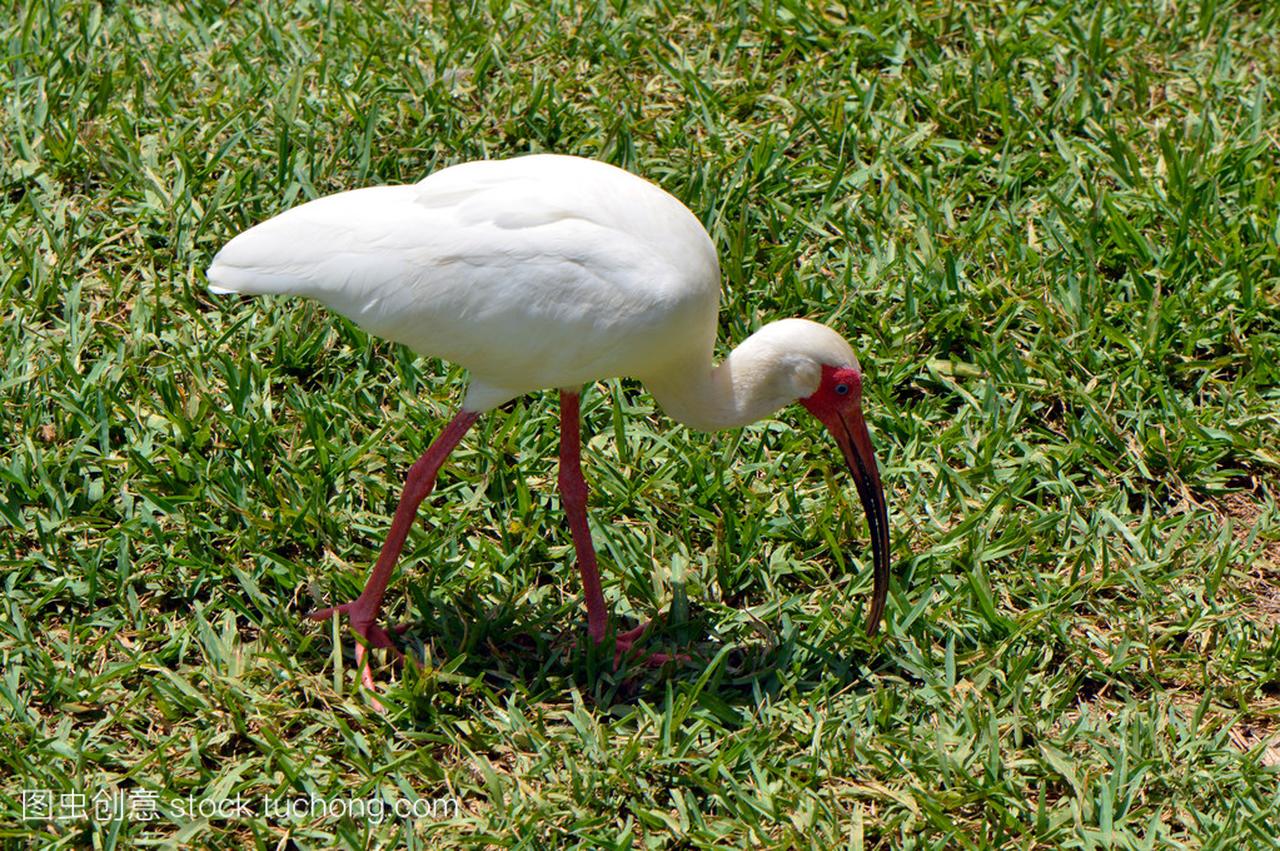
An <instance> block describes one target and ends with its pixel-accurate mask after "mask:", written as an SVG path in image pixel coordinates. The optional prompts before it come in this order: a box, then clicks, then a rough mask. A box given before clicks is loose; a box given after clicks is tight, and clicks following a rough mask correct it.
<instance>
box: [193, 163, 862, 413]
mask: <svg viewBox="0 0 1280 851" xmlns="http://www.w3.org/2000/svg"><path fill="white" fill-rule="evenodd" d="M208 277H209V281H210V289H211V290H213V291H214V292H219V293H224V292H238V293H250V294H262V293H288V294H293V295H301V296H307V297H310V298H314V299H317V300H318V301H320V302H322V303H324V304H326V305H328V306H329V307H330V308H332V309H334V310H336V311H338V312H339V313H341V314H342V315H344V316H346V317H348V318H349V319H351V320H353V321H354V322H356V323H357V324H359V325H360V326H361V327H363V328H364V329H366V330H367V331H369V332H371V333H373V334H376V335H377V336H380V337H386V338H388V339H391V340H395V341H397V342H400V343H404V344H405V345H407V346H409V347H410V348H411V349H413V350H414V351H416V352H418V353H420V354H424V355H435V356H439V357H442V358H445V359H447V360H451V361H454V362H456V363H460V364H462V365H463V366H465V367H466V368H467V369H468V370H469V371H470V372H471V386H470V388H469V391H468V393H467V399H466V401H465V403H464V405H465V407H466V408H468V409H469V410H473V411H483V410H487V409H489V408H492V407H494V406H496V405H499V404H501V403H502V402H505V401H506V400H508V399H511V398H513V397H515V396H518V395H520V394H522V393H526V392H529V391H532V390H538V389H542V388H547V387H565V388H575V387H580V386H581V385H583V384H585V383H587V382H590V381H594V380H598V379H603V378H612V377H616V376H623V375H628V376H634V377H636V378H639V379H641V380H642V381H644V382H645V384H646V386H647V387H648V388H649V389H650V391H651V392H653V394H654V395H655V397H657V399H658V401H659V402H660V403H661V404H662V406H663V408H664V409H665V410H666V411H667V412H668V413H669V414H670V415H671V416H673V417H674V418H675V419H677V420H680V421H681V422H684V423H686V424H688V425H691V426H694V427H696V428H702V429H708V430H710V429H716V428H727V427H731V426H736V425H743V424H745V423H748V422H753V421H754V420H757V419H759V418H761V417H763V416H766V415H768V414H770V413H772V412H773V411H776V410H777V409H778V408H780V407H782V406H784V405H786V404H789V403H790V402H793V401H795V400H796V399H798V398H801V397H803V396H805V395H807V394H809V393H812V392H813V391H814V390H815V389H816V388H817V384H818V380H819V376H820V374H821V367H822V365H823V364H829V365H834V366H840V365H856V364H857V360H856V358H855V357H854V355H853V350H852V349H850V347H849V345H848V343H846V342H845V341H844V339H843V338H842V337H841V336H840V335H839V334H837V333H835V332H834V331H832V330H830V329H829V328H827V327H826V326H823V325H819V324H817V323H815V322H809V321H807V320H802V319H788V320H782V321H779V322H773V323H770V324H768V325H766V326H765V327H763V328H761V329H760V330H759V331H757V332H756V333H755V334H753V335H752V336H751V337H749V338H748V339H747V340H745V341H744V342H743V343H742V345H740V346H739V347H738V348H736V349H734V351H733V352H732V353H731V354H730V356H729V357H728V358H726V359H725V361H724V362H723V363H722V364H720V365H719V366H718V367H713V365H712V350H713V348H714V346H715V337H716V314H717V311H718V309H719V302H720V283H719V265H718V263H717V261H716V254H715V247H714V246H713V245H712V242H711V239H710V237H709V236H708V235H707V232H706V230H705V229H704V228H703V227H702V224H701V223H700V222H699V221H698V219H697V218H696V217H695V216H694V215H693V213H691V212H689V210H688V208H686V207H685V206H684V205H683V204H681V203H680V202H679V201H677V200H676V199H675V198H674V197H672V196H671V195H669V194H667V193H666V192H664V191H663V190H662V189H660V188H659V187H657V186H655V185H654V184H652V183H649V182H648V181H646V180H644V179H642V178H639V177H636V176H635V175H633V174H631V173H629V172H626V171H623V170H622V169H619V168H615V167H614V166H611V165H607V164H605V163H600V162H595V161H593V160H586V159H581V158H578V157H568V156H557V155H549V154H544V155H536V156H528V157H518V158H515V159H510V160H486V161H480V162H471V163H464V164H462V165H456V166H452V167H450V168H446V169H444V170H442V171H439V172H436V173H435V174H432V175H431V176H430V177H428V178H426V179H425V180H423V181H421V182H419V183H415V184H412V185H406V186H378V187H371V188H368V189H356V190H353V191H350V192H341V193H338V194H336V195H330V196H327V197H324V198H320V199H318V200H315V201H311V202H310V203H307V204H303V205H302V206H300V207H296V208H294V209H292V210H289V211H287V212H285V213H281V214H280V215H278V216H276V217H275V218H273V219H270V220H268V221H266V222H263V223H262V224H260V225H257V226H256V227H253V228H251V229H249V230H247V231H245V232H244V233H242V234H240V235H239V236H237V237H236V238H235V239H233V240H231V242H229V243H228V244H227V245H226V247H225V248H223V249H222V251H220V252H219V253H218V255H217V256H216V257H215V258H214V260H213V263H212V265H211V266H210V267H209V271H208Z"/></svg>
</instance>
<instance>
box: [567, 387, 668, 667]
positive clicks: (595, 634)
mask: <svg viewBox="0 0 1280 851" xmlns="http://www.w3.org/2000/svg"><path fill="white" fill-rule="evenodd" d="M581 442H582V436H581V426H580V424H579V416H578V394H577V393H574V392H572V391H569V390H561V391H560V499H561V502H563V503H564V513H565V514H566V515H568V518H569V528H570V530H572V532H573V548H574V550H575V551H576V552H577V555H578V572H579V573H581V574H582V590H583V594H584V596H585V597H586V601H587V635H588V636H590V637H591V640H592V641H593V642H594V643H596V644H599V643H600V642H602V641H604V639H605V636H606V635H608V632H609V612H608V610H607V609H606V608H605V605H604V592H603V591H602V590H601V588H600V568H599V566H598V565H597V564H596V548H595V545H594V544H592V543H591V529H590V528H589V527H588V526H587V482H586V480H585V479H583V478H582V456H581V452H580V445H581ZM648 628H649V624H648V623H644V624H641V625H640V626H638V627H636V628H635V629H632V630H629V631H627V632H623V633H620V634H619V635H618V636H617V637H616V639H615V646H614V653H613V664H614V667H615V668H616V667H617V666H618V664H619V663H620V662H621V661H622V656H623V654H625V653H627V652H628V651H630V650H631V645H633V644H635V643H636V642H637V641H639V640H640V637H641V636H642V635H644V633H645V630H647V629H648ZM688 658H689V657H687V656H684V655H680V656H669V655H667V654H666V653H652V654H649V655H647V656H645V658H644V661H645V663H646V664H649V665H663V664H666V663H667V662H670V661H672V660H674V659H686V660H687V659H688Z"/></svg>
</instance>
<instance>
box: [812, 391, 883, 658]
mask: <svg viewBox="0 0 1280 851" xmlns="http://www.w3.org/2000/svg"><path fill="white" fill-rule="evenodd" d="M830 419H831V420H832V421H830V422H826V423H825V424H826V426H827V428H828V429H830V430H831V434H832V436H834V437H835V439H836V443H837V444H838V445H839V446H840V452H841V453H842V454H843V455H844V460H845V463H846V464H848V465H849V472H850V474H852V475H853V483H854V485H855V486H856V487H857V489H858V497H859V498H860V499H861V500H862V510H863V511H864V512H866V515H867V527H868V528H869V529H870V530H871V562H872V575H873V584H872V589H871V610H870V611H869V612H868V614H867V635H875V634H876V630H877V629H879V627H880V619H881V618H882V617H883V616H884V605H885V602H886V601H887V600H888V598H889V510H888V508H886V507H885V502H884V488H882V487H881V486H880V471H879V469H878V468H877V467H876V454H875V450H874V449H873V448H872V446H871V435H870V434H868V433H867V423H866V421H865V420H864V419H863V418H862V411H861V410H860V409H858V408H853V409H851V410H849V411H847V412H842V413H837V414H836V415H835V416H834V417H831V418H830Z"/></svg>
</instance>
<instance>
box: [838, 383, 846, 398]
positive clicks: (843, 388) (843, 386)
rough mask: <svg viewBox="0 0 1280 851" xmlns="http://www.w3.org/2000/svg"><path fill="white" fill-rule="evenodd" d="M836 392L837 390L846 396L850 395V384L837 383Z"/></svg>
mask: <svg viewBox="0 0 1280 851" xmlns="http://www.w3.org/2000/svg"><path fill="white" fill-rule="evenodd" d="M836 392H837V393H839V394H840V395H841V396H846V395H848V393H849V385H848V384H837V385H836Z"/></svg>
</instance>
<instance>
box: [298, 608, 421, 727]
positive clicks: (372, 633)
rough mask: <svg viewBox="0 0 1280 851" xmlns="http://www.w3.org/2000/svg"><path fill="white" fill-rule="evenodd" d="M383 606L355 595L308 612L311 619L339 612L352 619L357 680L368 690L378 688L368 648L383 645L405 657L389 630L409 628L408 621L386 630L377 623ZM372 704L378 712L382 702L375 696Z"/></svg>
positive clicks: (323, 618) (326, 618)
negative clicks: (338, 604) (325, 607)
mask: <svg viewBox="0 0 1280 851" xmlns="http://www.w3.org/2000/svg"><path fill="white" fill-rule="evenodd" d="M381 608H382V604H381V602H378V603H371V602H368V601H367V600H365V598H364V597H357V598H356V599H354V600H352V601H351V602H349V603H343V604H342V605H340V606H330V607H329V608H327V609H319V610H318V611H314V612H311V613H309V614H308V615H307V617H308V618H309V619H310V620H313V621H327V620H329V619H330V618H333V617H337V616H338V615H346V616H347V617H348V618H349V619H350V620H351V631H352V632H354V633H355V634H356V668H357V669H358V670H359V671H360V682H361V684H362V685H364V687H365V688H367V689H369V691H371V692H376V691H377V689H376V688H375V687H374V684H373V669H372V667H371V666H370V665H369V660H368V652H369V651H370V650H378V649H385V650H390V651H391V652H392V653H394V654H395V657H396V659H397V660H399V661H403V660H404V653H403V652H402V651H401V650H400V648H399V647H397V646H396V644H395V642H394V641H393V640H392V638H391V633H392V632H394V633H395V634H396V635H400V634H401V633H403V632H404V631H405V630H406V629H408V628H409V625H408V624H401V625H400V626H396V627H392V628H391V631H390V632H388V631H387V630H386V629H385V628H384V627H382V626H381V625H380V624H378V623H376V620H377V618H378V613H379V610H380V609H381ZM373 706H374V708H375V709H377V710H378V711H379V712H381V711H382V709H383V706H382V704H381V703H380V702H379V701H378V699H377V698H376V697H374V698H373Z"/></svg>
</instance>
